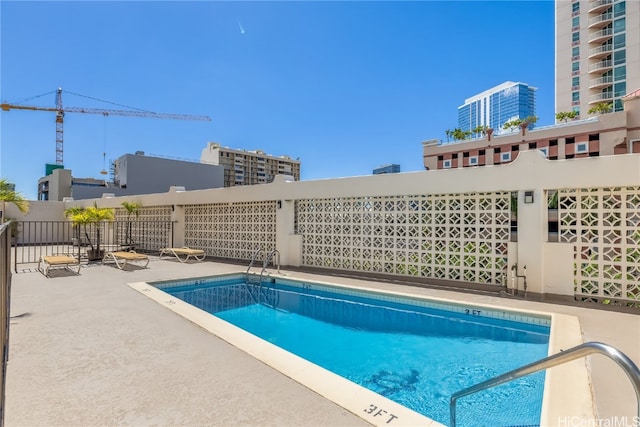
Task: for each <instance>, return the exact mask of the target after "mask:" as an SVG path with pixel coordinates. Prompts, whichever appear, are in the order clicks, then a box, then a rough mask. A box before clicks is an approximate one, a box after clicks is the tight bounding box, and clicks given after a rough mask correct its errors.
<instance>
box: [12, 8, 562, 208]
mask: <svg viewBox="0 0 640 427" xmlns="http://www.w3.org/2000/svg"><path fill="white" fill-rule="evenodd" d="M522 16H526V17H527V19H521V17H522ZM454 23H455V24H454ZM0 24H1V26H0V27H1V29H0V35H1V36H2V50H1V52H0V60H1V63H0V71H1V76H0V89H1V95H0V100H2V101H3V102H4V101H6V102H23V103H34V104H36V105H46V106H54V105H55V99H54V96H53V95H51V96H48V97H43V98H36V99H30V100H29V99H28V98H30V97H33V96H36V95H40V94H44V93H48V92H51V91H55V90H56V89H57V88H58V87H61V88H62V89H63V91H69V92H73V93H77V94H82V95H83V97H79V96H75V95H72V94H71V93H69V94H68V95H67V94H66V92H65V98H64V105H65V106H73V107H87V108H118V109H121V108H124V107H121V106H133V107H136V108H138V109H141V110H145V111H154V112H160V113H175V114H191V115H207V116H209V117H211V118H212V121H211V122H197V121H184V120H157V119H148V118H137V117H116V116H101V115H96V114H73V113H70V114H67V115H66V116H65V118H64V119H65V120H64V166H65V168H67V169H70V170H72V171H73V175H74V176H77V177H83V178H91V177H93V178H97V179H100V178H102V177H103V176H102V175H101V174H100V171H102V170H104V169H105V168H108V163H109V162H110V161H111V160H115V159H116V158H118V157H120V156H122V155H124V154H128V153H135V152H136V151H144V152H146V153H153V154H155V155H161V156H164V157H169V158H190V159H197V158H198V157H199V154H200V150H201V149H202V147H203V146H204V145H205V144H206V143H207V142H208V141H216V142H219V143H220V144H221V145H223V146H228V147H232V148H238V149H246V150H254V149H262V150H264V151H265V152H266V153H269V154H274V155H282V154H286V155H289V156H291V157H292V158H300V161H301V179H302V180H310V179H323V178H334V177H342V176H356V175H369V174H371V171H372V169H373V168H375V167H377V166H378V165H384V164H389V163H395V164H399V165H401V167H402V171H403V172H410V171H420V170H424V168H423V165H422V153H421V150H422V146H421V142H422V141H424V140H427V139H432V138H438V139H442V140H444V139H445V130H446V129H452V128H455V127H456V125H457V119H458V117H457V107H458V106H459V105H460V102H461V100H464V99H466V98H467V97H468V96H469V95H470V94H473V93H478V92H481V91H483V90H485V89H486V88H489V87H493V86H495V85H498V84H500V83H502V82H505V81H520V82H526V83H528V84H530V85H532V86H535V87H537V88H539V89H538V91H537V94H536V95H537V101H538V103H537V114H538V116H539V117H540V121H539V122H538V125H544V124H552V123H553V122H554V116H553V115H554V111H553V103H554V101H553V94H554V3H553V2H551V1H547V0H545V1H527V2H503V1H495V2H491V1H468V2H457V1H456V2H452V1H429V2H426V1H425V2H268V1H267V2H204V1H203V2H6V1H5V2H0ZM470 40H472V41H473V42H472V43H470V42H469V41H470ZM514 46H515V47H514ZM523 46H526V48H523ZM90 98H96V99H103V100H107V101H110V102H112V103H116V104H119V105H121V106H113V105H112V104H105V103H102V102H98V101H96V100H93V99H90ZM0 137H1V140H0V177H3V178H6V179H7V180H9V181H10V182H14V183H15V184H16V190H17V191H20V192H21V193H23V194H25V195H26V196H27V197H28V198H30V199H35V198H36V194H37V182H38V179H39V178H40V177H42V176H43V175H44V172H45V164H47V163H55V158H56V157H55V155H56V151H55V147H56V140H55V138H56V135H55V113H51V112H38V111H14V110H11V111H3V112H1V113H0Z"/></svg>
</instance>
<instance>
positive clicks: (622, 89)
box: [613, 82, 627, 97]
mask: <svg viewBox="0 0 640 427" xmlns="http://www.w3.org/2000/svg"><path fill="white" fill-rule="evenodd" d="M626 94H627V84H626V83H625V82H621V83H616V84H614V85H613V96H615V97H619V96H625V95H626Z"/></svg>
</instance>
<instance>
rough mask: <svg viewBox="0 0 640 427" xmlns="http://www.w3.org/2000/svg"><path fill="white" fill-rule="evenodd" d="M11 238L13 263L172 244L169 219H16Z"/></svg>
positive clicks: (150, 249)
mask: <svg viewBox="0 0 640 427" xmlns="http://www.w3.org/2000/svg"><path fill="white" fill-rule="evenodd" d="M16 234H17V235H16V236H15V237H14V238H13V239H12V245H13V251H14V253H13V255H14V256H13V263H14V269H15V271H17V269H18V265H21V264H33V263H37V262H38V261H39V260H40V258H41V257H43V256H47V255H58V254H64V255H70V256H73V257H76V258H78V260H80V261H82V260H84V259H87V249H95V250H97V249H98V240H99V242H100V245H99V246H100V249H101V250H106V251H109V250H123V249H124V250H129V249H133V250H136V251H137V252H157V251H159V250H160V249H162V248H164V247H168V246H172V245H173V223H172V222H171V221H158V220H151V221H104V222H101V223H97V224H87V225H86V226H85V225H74V224H73V223H72V222H70V221H17V233H16Z"/></svg>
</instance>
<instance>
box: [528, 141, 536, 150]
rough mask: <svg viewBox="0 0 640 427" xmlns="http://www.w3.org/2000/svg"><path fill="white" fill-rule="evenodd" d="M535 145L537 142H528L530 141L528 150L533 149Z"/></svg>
mask: <svg viewBox="0 0 640 427" xmlns="http://www.w3.org/2000/svg"><path fill="white" fill-rule="evenodd" d="M536 145H537V144H536V143H535V142H530V143H529V150H535V148H536Z"/></svg>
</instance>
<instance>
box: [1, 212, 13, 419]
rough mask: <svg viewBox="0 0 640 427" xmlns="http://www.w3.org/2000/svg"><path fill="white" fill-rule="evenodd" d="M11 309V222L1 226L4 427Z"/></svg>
mask: <svg viewBox="0 0 640 427" xmlns="http://www.w3.org/2000/svg"><path fill="white" fill-rule="evenodd" d="M10 307H11V221H10V222H8V223H7V224H5V225H3V226H0V342H1V345H2V369H1V370H0V426H3V425H4V403H5V399H4V394H5V382H6V378H7V375H6V374H7V362H8V360H9V324H10V316H11V314H10Z"/></svg>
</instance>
